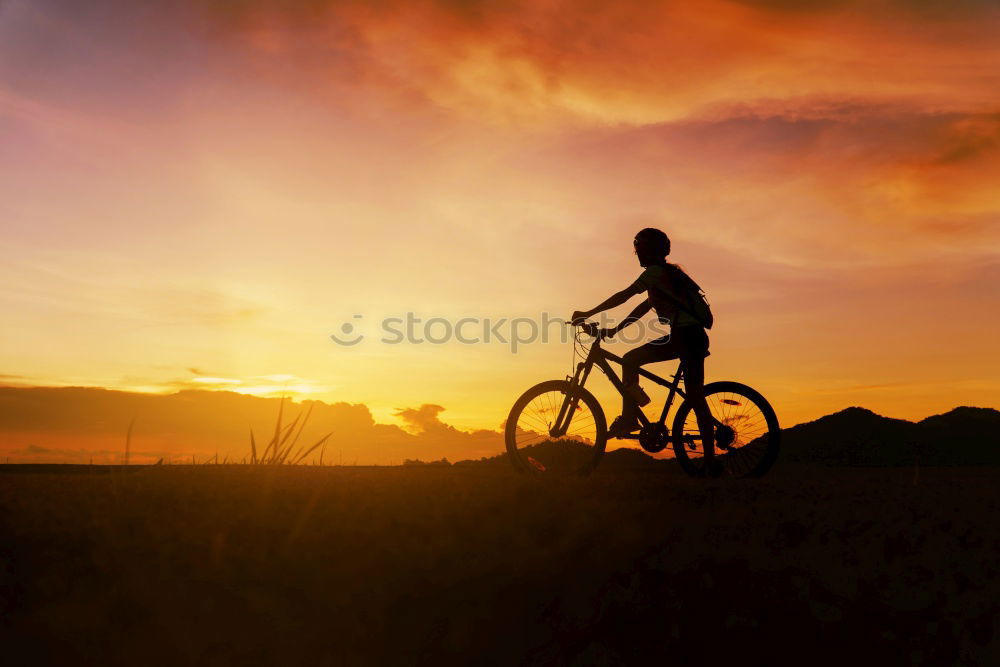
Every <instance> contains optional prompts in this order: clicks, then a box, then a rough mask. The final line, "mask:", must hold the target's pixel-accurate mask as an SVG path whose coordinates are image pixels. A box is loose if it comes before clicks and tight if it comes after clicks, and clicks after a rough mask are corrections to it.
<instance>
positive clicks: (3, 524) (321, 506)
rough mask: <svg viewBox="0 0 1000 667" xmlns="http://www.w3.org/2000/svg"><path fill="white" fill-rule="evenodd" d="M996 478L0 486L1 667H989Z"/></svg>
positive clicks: (292, 478)
mask: <svg viewBox="0 0 1000 667" xmlns="http://www.w3.org/2000/svg"><path fill="white" fill-rule="evenodd" d="M998 483H1000V469H996V468H979V469H956V468H937V469H929V468H923V469H920V470H919V471H917V470H915V469H913V468H906V469H857V468H855V469H847V468H841V469H829V468H827V469H824V468H810V467H803V466H798V467H796V466H791V465H786V466H780V465H779V466H778V467H777V468H776V469H775V470H774V471H773V472H772V474H770V475H769V476H768V477H766V478H764V479H762V480H756V481H751V480H746V481H742V480H713V481H699V480H691V479H686V478H684V477H683V476H681V475H680V474H679V473H677V472H676V471H671V472H664V471H658V472H615V471H610V470H598V472H597V473H596V474H595V475H594V476H592V477H590V478H587V479H558V480H544V481H542V480H537V479H530V478H525V477H522V476H519V475H517V474H515V473H514V472H512V471H510V470H507V469H501V468H496V467H490V468H485V467H484V468H473V467H450V468H449V467H434V466H428V467H413V468H312V467H296V468H290V467H285V468H264V469H262V468H253V467H246V466H212V465H205V466H196V467H195V466H163V467H156V468H146V469H132V470H128V471H127V472H125V471H122V470H121V469H116V468H89V467H87V466H79V467H44V466H37V467H31V466H0V596H2V597H0V612H2V613H0V633H2V635H3V636H2V638H0V639H2V641H0V647H2V650H3V652H4V656H5V657H4V659H3V662H4V664H7V665H21V664H25V665H27V664H32V665H39V664H104V665H108V664H110V665H125V664H128V665H261V664H281V665H299V664H311V665H324V664H382V663H386V664H455V663H464V664H468V663H473V662H474V663H477V664H504V665H509V664H540V665H560V664H574V665H615V664H638V663H645V662H647V661H649V660H655V661H657V662H663V661H667V662H670V663H671V664H678V665H698V664H722V663H725V662H728V661H739V664H741V665H775V664H793V663H794V664H807V665H834V664H836V665H839V666H840V667H843V664H844V661H845V660H852V661H855V662H861V661H864V662H863V663H861V664H882V665H901V664H926V665H958V664H970V665H972V664H983V665H985V664H990V663H992V664H1000V654H998V651H1000V649H998V646H1000V644H998V641H1000V620H998V619H1000V613H998V611H1000V607H998V600H1000V579H998V553H1000V522H998V521H997V517H998V516H1000V493H998V491H997V487H998ZM11 659H12V661H11Z"/></svg>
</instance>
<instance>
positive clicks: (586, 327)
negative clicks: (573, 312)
mask: <svg viewBox="0 0 1000 667" xmlns="http://www.w3.org/2000/svg"><path fill="white" fill-rule="evenodd" d="M566 324H569V325H572V326H574V327H580V328H581V329H583V331H584V333H586V334H587V335H589V336H593V337H594V338H597V337H598V334H599V333H600V329H598V328H597V323H596V322H581V323H579V324H573V322H566Z"/></svg>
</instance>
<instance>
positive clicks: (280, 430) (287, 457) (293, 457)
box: [250, 398, 333, 465]
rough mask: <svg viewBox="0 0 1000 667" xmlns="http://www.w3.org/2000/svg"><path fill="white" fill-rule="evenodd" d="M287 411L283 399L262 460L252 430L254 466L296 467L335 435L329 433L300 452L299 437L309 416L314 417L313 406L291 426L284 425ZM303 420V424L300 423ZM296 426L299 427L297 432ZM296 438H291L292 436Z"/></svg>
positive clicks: (251, 443)
mask: <svg viewBox="0 0 1000 667" xmlns="http://www.w3.org/2000/svg"><path fill="white" fill-rule="evenodd" d="M284 409H285V399H284V398H282V399H281V402H279V403H278V419H277V421H275V424H274V435H272V436H271V440H270V442H268V443H267V446H266V447H265V448H264V451H263V453H262V454H261V455H260V458H258V457H257V440H256V438H255V437H254V434H253V429H250V453H251V459H250V460H251V463H252V464H254V465H282V464H288V465H296V464H298V463H301V462H302V461H303V460H305V458H306V457H307V456H309V455H310V454H312V453H313V452H314V451H316V450H317V449H318V448H319V447H321V446H323V445H324V443H326V441H327V440H328V439H329V438H330V436H331V435H333V432H330V433H327V434H326V435H324V436H323V437H322V438H320V439H319V440H318V441H316V443H314V444H313V445H311V446H309V447H306V446H304V445H303V446H301V447H299V448H298V450H296V449H295V445H296V444H297V443H298V441H299V436H301V435H302V430H303V429H304V428H305V426H306V423H307V422H308V421H309V416H310V415H312V410H313V406H312V404H310V405H309V409H308V410H307V411H306V413H305V417H303V416H302V414H301V413H300V414H299V415H297V416H296V417H295V419H293V420H292V423H290V424H284V425H283V424H282V417H283V415H284ZM300 420H301V423H300ZM296 425H297V426H298V427H299V428H298V430H297V431H296V429H295V427H296ZM293 433H294V434H295V437H293V438H291V441H289V438H290V437H291V436H292V434H293ZM293 451H294V454H293V453H292V452H293Z"/></svg>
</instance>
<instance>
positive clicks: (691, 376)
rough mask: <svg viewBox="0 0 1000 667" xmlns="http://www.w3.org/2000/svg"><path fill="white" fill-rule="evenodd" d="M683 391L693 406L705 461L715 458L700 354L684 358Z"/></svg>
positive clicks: (703, 365)
mask: <svg viewBox="0 0 1000 667" xmlns="http://www.w3.org/2000/svg"><path fill="white" fill-rule="evenodd" d="M684 391H685V392H686V393H687V400H688V402H690V403H691V407H692V408H694V415H695V417H696V418H697V420H698V432H699V433H700V435H701V443H702V447H703V449H704V451H705V462H706V464H707V463H708V462H709V461H714V460H715V422H714V420H713V419H712V412H711V410H709V409H708V401H706V400H705V358H704V357H703V356H701V355H698V356H694V357H688V358H685V359H684Z"/></svg>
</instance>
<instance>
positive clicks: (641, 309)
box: [607, 299, 653, 338]
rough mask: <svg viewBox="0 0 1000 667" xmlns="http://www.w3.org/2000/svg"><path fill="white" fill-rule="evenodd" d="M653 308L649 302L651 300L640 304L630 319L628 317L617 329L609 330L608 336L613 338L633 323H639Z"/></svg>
mask: <svg viewBox="0 0 1000 667" xmlns="http://www.w3.org/2000/svg"><path fill="white" fill-rule="evenodd" d="M652 307H653V305H652V304H651V303H650V302H649V299H646V300H645V301H643V302H642V303H640V304H639V305H638V306H636V307H635V308H633V309H632V312H631V313H629V314H628V317H626V318H625V319H624V320H622V321H621V324H619V325H618V326H616V327H612V328H611V329H609V330H608V333H607V336H608V337H609V338H610V337H611V336H614V335H615V334H617V333H618V332H619V331H621V330H622V329H624V328H625V327H627V326H628V325H630V324H632V323H633V322H638V321H639V320H641V319H642V316H643V315H645V314H646V313H648V312H649V309H650V308H652Z"/></svg>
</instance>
